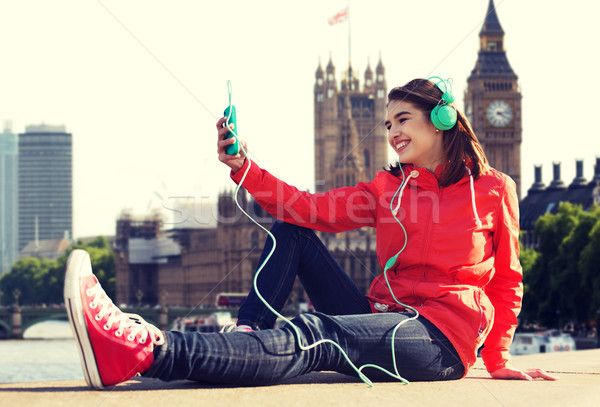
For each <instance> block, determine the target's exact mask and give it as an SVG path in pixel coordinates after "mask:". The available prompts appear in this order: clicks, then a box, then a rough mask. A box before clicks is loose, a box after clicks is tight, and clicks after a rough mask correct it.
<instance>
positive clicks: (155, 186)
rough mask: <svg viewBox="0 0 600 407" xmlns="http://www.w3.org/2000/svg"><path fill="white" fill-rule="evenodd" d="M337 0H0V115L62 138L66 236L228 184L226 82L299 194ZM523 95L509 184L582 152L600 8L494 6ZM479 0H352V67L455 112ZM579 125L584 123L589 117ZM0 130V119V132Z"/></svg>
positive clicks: (475, 46) (105, 228)
mask: <svg viewBox="0 0 600 407" xmlns="http://www.w3.org/2000/svg"><path fill="white" fill-rule="evenodd" d="M347 4H348V3H347V0H331V1H322V0H307V1H303V2H300V3H299V2H288V1H260V0H257V1H240V0H229V1H227V2H218V1H200V0H197V1H192V0H178V1H166V0H165V1H148V0H128V1H122V0H101V1H99V0H53V1H45V0H37V1H35V0H20V1H8V0H0V38H2V40H1V41H0V57H1V62H0V122H1V123H0V126H2V127H4V126H3V123H5V122H10V123H12V124H11V125H12V131H13V132H15V133H21V132H23V131H24V130H25V127H26V126H28V125H39V124H42V123H44V124H48V125H65V126H66V129H67V132H69V133H72V134H73V218H74V232H73V234H74V237H76V238H77V237H87V236H97V235H114V233H115V225H116V222H115V221H116V219H117V218H118V216H119V214H120V213H121V212H122V211H123V210H126V211H129V212H130V213H132V214H133V215H134V216H144V215H146V214H148V213H149V212H151V211H157V212H158V213H160V214H162V215H163V216H164V217H165V219H166V220H167V223H169V222H171V223H174V224H177V223H179V222H180V221H183V220H184V219H183V218H182V217H184V216H191V217H194V218H195V219H196V220H197V221H198V222H197V223H203V222H204V221H205V220H206V217H207V216H210V215H207V214H206V213H201V214H182V213H178V212H176V211H175V210H174V207H175V202H176V201H177V200H181V199H184V198H185V200H186V202H188V203H198V204H201V203H210V202H215V201H216V199H217V196H218V194H219V192H220V191H224V190H232V189H233V187H234V185H233V183H232V182H231V180H230V179H229V171H228V168H227V167H226V166H225V165H223V164H221V163H220V162H219V161H218V160H217V154H216V129H215V123H216V121H217V119H218V117H220V116H221V115H222V112H223V109H224V108H225V107H226V105H227V103H228V97H227V81H228V80H231V82H232V85H233V103H234V104H235V105H236V106H237V111H238V112H237V115H238V130H239V135H240V137H241V138H243V139H244V140H246V142H247V143H248V146H249V149H250V152H251V156H252V158H253V159H254V160H255V161H257V162H258V164H259V165H260V166H262V167H263V168H265V169H267V170H269V171H270V172H272V173H273V174H275V175H277V176H279V177H280V178H282V179H283V180H285V181H286V182H288V183H290V184H292V185H295V186H297V187H298V188H300V189H311V190H314V119H313V112H314V105H313V87H314V83H315V71H316V69H317V67H318V65H319V63H321V64H322V66H323V67H325V65H326V64H327V62H328V60H329V58H330V55H331V58H332V61H333V63H334V65H335V66H336V74H337V79H338V81H339V79H340V77H341V74H342V72H343V70H344V69H346V67H347V64H348V54H349V49H348V23H340V24H337V25H334V26H329V25H328V24H327V20H328V18H329V17H331V16H333V15H334V14H336V13H337V12H338V11H339V10H341V9H343V8H344V7H346V5H347ZM495 5H496V9H497V14H498V17H499V19H500V23H501V25H502V28H503V29H504V31H505V49H506V53H507V56H508V60H509V62H510V64H511V66H512V68H513V70H514V71H515V73H516V74H517V75H518V77H519V85H520V88H521V92H522V95H523V101H522V116H523V143H522V148H521V154H522V162H521V166H522V170H521V171H522V189H523V193H525V192H526V190H527V188H529V186H530V185H531V183H532V182H533V174H534V169H533V168H534V165H535V164H541V165H542V166H543V167H542V168H543V169H542V171H543V181H544V183H546V184H548V183H549V182H550V181H551V179H552V163H553V162H555V161H560V162H561V163H562V177H561V178H562V179H563V180H564V181H565V182H567V183H570V182H571V180H572V179H573V178H574V177H575V160H576V159H583V160H584V176H585V177H586V178H587V179H591V178H592V176H593V166H594V163H595V159H596V156H600V137H599V136H600V129H598V126H596V125H595V121H594V120H593V119H594V118H595V117H596V115H597V114H598V113H596V111H595V107H594V106H595V104H596V101H597V96H596V93H597V92H598V89H597V87H596V86H594V85H595V84H596V82H597V77H598V64H597V57H598V51H597V50H598V45H597V44H598V43H600V24H598V22H597V16H598V15H600V2H597V1H591V0H572V1H569V2H565V1H555V0H545V1H544V0H529V1H522V0H495ZM487 7H488V0H457V1H454V2H448V1H445V0H429V1H406V0H396V1H384V0H369V1H360V0H353V1H352V2H351V6H350V32H351V55H352V66H353V69H354V70H355V71H356V70H357V71H358V73H359V77H360V78H361V83H362V78H363V75H364V71H365V69H366V67H367V64H368V63H370V65H371V67H372V68H373V69H374V68H375V66H376V64H377V62H378V60H379V58H380V56H381V59H382V61H383V64H384V66H385V68H386V80H387V84H388V87H389V88H391V87H394V86H399V85H403V84H404V83H406V82H408V81H409V80H411V79H413V78H418V77H429V76H431V75H439V76H442V77H450V78H452V79H453V81H454V82H453V83H454V93H455V95H456V96H457V104H458V106H459V108H460V109H462V108H463V107H464V105H463V102H462V99H463V94H464V90H465V89H466V80H467V78H468V76H469V74H470V73H471V70H472V69H473V67H474V66H475V61H476V59H477V52H478V50H479V35H478V34H479V31H480V30H481V26H482V23H483V19H484V17H485V14H486V11H487ZM589 119H592V121H591V122H590V120H589ZM0 130H1V129H0Z"/></svg>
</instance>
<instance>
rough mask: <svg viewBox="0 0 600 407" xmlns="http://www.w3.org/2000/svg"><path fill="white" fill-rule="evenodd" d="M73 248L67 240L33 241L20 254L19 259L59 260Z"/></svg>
mask: <svg viewBox="0 0 600 407" xmlns="http://www.w3.org/2000/svg"><path fill="white" fill-rule="evenodd" d="M70 246H71V242H69V241H68V240H66V239H43V240H38V241H35V240H32V241H31V242H29V243H27V245H26V246H25V247H24V248H23V249H22V250H21V251H20V252H19V258H23V257H37V258H38V259H41V258H42V257H43V258H45V259H48V260H57V259H58V258H59V257H60V256H62V255H63V254H64V253H65V251H67V249H68V248H69V247H70Z"/></svg>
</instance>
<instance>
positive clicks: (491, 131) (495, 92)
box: [464, 0, 522, 197]
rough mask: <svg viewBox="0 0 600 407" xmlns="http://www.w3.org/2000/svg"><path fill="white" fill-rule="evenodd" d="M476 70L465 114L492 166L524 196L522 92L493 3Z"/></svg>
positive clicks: (480, 35) (472, 76)
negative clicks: (507, 178)
mask: <svg viewBox="0 0 600 407" xmlns="http://www.w3.org/2000/svg"><path fill="white" fill-rule="evenodd" d="M479 39H480V42H479V43H480V48H479V54H478V57H477V62H476V63H475V68H473V71H472V72H471V75H470V76H469V79H468V80H467V91H466V92H465V99H464V100H465V113H466V115H467V118H468V119H469V122H471V126H472V127H473V130H474V131H475V134H476V135H477V138H478V139H479V141H480V143H481V145H482V146H483V150H484V152H485V154H486V156H487V158H488V160H489V162H490V165H491V166H492V167H494V168H496V169H497V170H499V171H502V172H503V173H505V174H507V175H509V176H510V177H511V178H512V179H513V180H514V181H515V182H516V184H517V194H518V195H519V197H520V196H521V140H522V128H521V92H520V91H519V86H518V83H517V79H518V78H517V75H516V74H515V73H514V71H513V70H512V68H511V67H510V64H509V62H508V59H507V58H506V51H505V49H504V31H503V30H502V27H501V26H500V21H499V20H498V15H497V14H496V8H495V7H494V1H493V0H490V3H489V6H488V11H487V15H486V18H485V22H484V23H483V27H482V29H481V32H480V33H479Z"/></svg>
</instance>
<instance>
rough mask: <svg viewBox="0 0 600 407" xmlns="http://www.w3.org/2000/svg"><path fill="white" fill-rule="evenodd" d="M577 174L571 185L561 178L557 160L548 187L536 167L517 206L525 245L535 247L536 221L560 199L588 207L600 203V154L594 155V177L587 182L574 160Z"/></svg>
mask: <svg viewBox="0 0 600 407" xmlns="http://www.w3.org/2000/svg"><path fill="white" fill-rule="evenodd" d="M575 166H576V168H575V170H576V176H575V178H574V179H573V181H572V182H571V184H569V185H567V184H565V183H564V182H563V181H562V180H561V178H560V163H558V162H555V163H554V164H553V178H552V182H550V184H549V185H548V186H545V185H544V183H543V182H542V167H541V166H536V167H535V181H534V183H533V185H531V187H530V188H529V190H528V191H527V196H526V197H525V198H523V200H522V201H521V203H520V205H519V209H520V226H521V232H523V238H522V242H523V245H524V246H525V247H527V248H530V247H536V245H537V237H536V236H535V234H534V226H535V221H536V220H537V219H538V218H539V217H540V216H542V215H544V214H546V213H556V211H557V209H558V205H559V204H560V203H561V202H570V203H573V204H577V205H581V206H582V207H583V208H584V209H588V208H589V207H590V206H592V205H593V204H596V205H600V157H598V158H596V165H595V168H594V177H593V178H592V179H591V180H590V181H587V180H586V179H585V177H584V176H583V161H582V160H577V161H576V162H575Z"/></svg>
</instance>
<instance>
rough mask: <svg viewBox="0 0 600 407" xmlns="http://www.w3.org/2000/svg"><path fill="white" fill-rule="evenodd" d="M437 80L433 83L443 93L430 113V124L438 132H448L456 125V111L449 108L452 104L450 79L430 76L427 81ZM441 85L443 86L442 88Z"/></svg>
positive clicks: (452, 96) (451, 107)
mask: <svg viewBox="0 0 600 407" xmlns="http://www.w3.org/2000/svg"><path fill="white" fill-rule="evenodd" d="M432 79H434V80H435V79H437V81H432V82H435V84H436V86H437V87H438V88H439V89H440V90H441V91H442V92H444V94H443V95H442V98H441V99H440V101H439V102H438V104H437V106H436V107H434V108H433V110H432V111H431V122H432V123H433V125H434V126H435V128H436V129H438V130H450V129H451V128H452V127H454V125H455V124H456V120H457V117H456V109H455V108H454V107H453V106H450V103H453V102H454V95H453V94H452V82H451V81H450V79H446V80H444V79H442V78H440V77H439V76H432V77H430V78H428V79H427V80H428V81H431V80H432ZM442 85H443V86H442Z"/></svg>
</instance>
